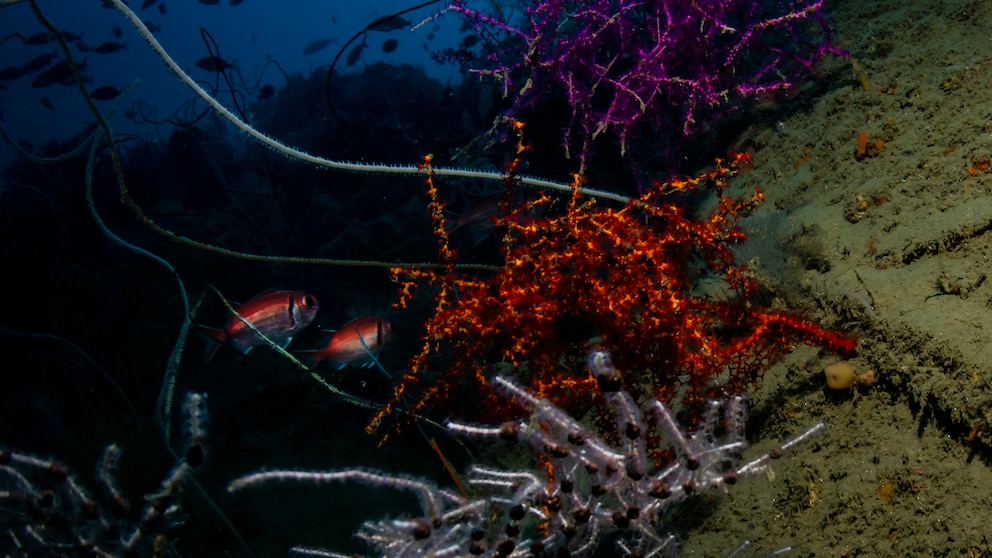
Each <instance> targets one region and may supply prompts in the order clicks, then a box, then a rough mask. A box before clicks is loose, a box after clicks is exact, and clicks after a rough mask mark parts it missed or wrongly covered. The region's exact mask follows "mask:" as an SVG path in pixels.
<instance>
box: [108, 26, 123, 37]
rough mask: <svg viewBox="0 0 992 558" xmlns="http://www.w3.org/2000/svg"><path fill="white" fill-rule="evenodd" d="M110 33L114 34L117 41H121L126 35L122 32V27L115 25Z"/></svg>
mask: <svg viewBox="0 0 992 558" xmlns="http://www.w3.org/2000/svg"><path fill="white" fill-rule="evenodd" d="M110 32H111V33H113V35H114V38H115V39H120V38H121V35H123V34H124V32H123V31H121V26H120V25H115V26H114V28H113V29H111V31H110Z"/></svg>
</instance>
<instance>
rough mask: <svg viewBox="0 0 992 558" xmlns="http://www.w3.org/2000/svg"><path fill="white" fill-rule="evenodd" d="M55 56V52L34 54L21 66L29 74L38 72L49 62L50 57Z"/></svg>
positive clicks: (50, 60) (50, 61)
mask: <svg viewBox="0 0 992 558" xmlns="http://www.w3.org/2000/svg"><path fill="white" fill-rule="evenodd" d="M55 56H56V53H55V52H53V53H51V54H42V55H41V56H35V57H34V58H33V59H32V60H31V61H30V62H28V63H26V64H24V65H23V66H21V67H22V68H24V71H25V72H27V73H29V74H31V73H34V72H38V71H41V70H44V69H45V67H46V66H48V65H49V64H51V63H52V59H54V58H55Z"/></svg>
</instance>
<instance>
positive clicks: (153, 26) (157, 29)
mask: <svg viewBox="0 0 992 558" xmlns="http://www.w3.org/2000/svg"><path fill="white" fill-rule="evenodd" d="M141 23H144V24H145V27H147V28H148V31H150V32H152V33H161V32H162V26H161V25H159V24H157V23H152V22H150V21H147V20H144V19H143V20H141Z"/></svg>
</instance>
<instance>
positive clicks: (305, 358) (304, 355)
mask: <svg viewBox="0 0 992 558" xmlns="http://www.w3.org/2000/svg"><path fill="white" fill-rule="evenodd" d="M290 353H292V355H293V356H294V357H296V358H297V360H299V361H300V362H302V363H303V364H304V365H306V367H307V368H311V369H312V368H313V367H314V366H317V364H319V363H320V361H322V360H324V357H323V356H321V355H320V354H319V353H320V351H316V350H306V351H290Z"/></svg>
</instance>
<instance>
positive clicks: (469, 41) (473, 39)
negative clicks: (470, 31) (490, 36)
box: [458, 35, 479, 48]
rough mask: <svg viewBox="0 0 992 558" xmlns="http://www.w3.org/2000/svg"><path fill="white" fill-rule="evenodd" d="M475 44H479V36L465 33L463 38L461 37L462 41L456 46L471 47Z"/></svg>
mask: <svg viewBox="0 0 992 558" xmlns="http://www.w3.org/2000/svg"><path fill="white" fill-rule="evenodd" d="M477 44H479V36H478V35H466V36H465V38H464V39H462V42H461V43H460V44H459V45H458V46H460V47H462V48H472V47H474V46H475V45H477Z"/></svg>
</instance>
